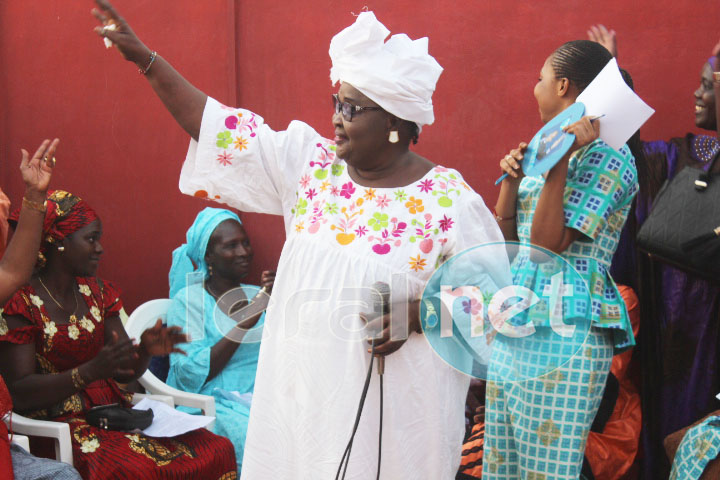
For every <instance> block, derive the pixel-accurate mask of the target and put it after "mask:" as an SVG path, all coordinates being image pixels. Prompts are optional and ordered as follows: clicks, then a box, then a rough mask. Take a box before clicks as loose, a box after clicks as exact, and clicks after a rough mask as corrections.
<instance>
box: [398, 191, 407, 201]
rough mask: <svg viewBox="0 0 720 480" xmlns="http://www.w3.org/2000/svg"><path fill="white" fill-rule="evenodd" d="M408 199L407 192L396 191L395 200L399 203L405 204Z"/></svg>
mask: <svg viewBox="0 0 720 480" xmlns="http://www.w3.org/2000/svg"><path fill="white" fill-rule="evenodd" d="M406 198H407V193H405V190H396V191H395V200H397V201H398V202H404V201H405V199H406Z"/></svg>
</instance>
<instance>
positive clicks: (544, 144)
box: [495, 103, 585, 185]
mask: <svg viewBox="0 0 720 480" xmlns="http://www.w3.org/2000/svg"><path fill="white" fill-rule="evenodd" d="M583 113H585V105H583V104H582V103H573V104H572V105H570V106H569V107H568V108H566V109H565V110H563V111H562V112H560V113H559V114H557V115H556V116H555V118H553V119H552V120H550V121H549V122H548V123H546V124H545V126H544V127H543V128H541V129H540V131H539V132H537V133H536V134H535V136H534V137H533V139H532V140H530V144H528V148H527V150H526V151H525V153H524V155H523V157H524V158H523V161H522V169H523V172H525V175H528V176H538V175H542V174H543V173H545V172H547V171H548V170H550V169H551V168H552V167H554V166H555V165H556V164H557V163H558V162H559V161H560V159H561V158H562V157H563V155H565V153H567V151H568V150H570V147H572V144H573V142H575V135H573V134H572V133H565V132H563V131H562V129H563V128H564V127H567V126H568V125H570V124H572V123H575V122H577V121H578V120H580V119H581V118H582V116H583ZM507 176H508V174H507V173H505V174H503V176H502V177H500V178H499V179H498V180H497V182H495V185H499V184H500V182H502V181H503V180H504V179H505V177H507Z"/></svg>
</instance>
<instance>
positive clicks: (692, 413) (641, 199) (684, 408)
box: [611, 135, 720, 480]
mask: <svg viewBox="0 0 720 480" xmlns="http://www.w3.org/2000/svg"><path fill="white" fill-rule="evenodd" d="M694 139H695V137H694V136H693V135H688V136H686V137H684V138H677V139H673V140H671V141H669V142H665V141H655V142H645V143H644V144H643V147H644V153H645V155H646V161H647V162H648V164H650V165H651V166H652V164H653V162H660V163H661V164H660V165H658V164H657V163H656V164H655V166H656V167H658V166H659V167H663V168H661V169H660V170H657V171H662V172H663V175H664V176H662V177H660V179H661V180H664V179H671V178H673V177H674V176H675V174H676V173H677V172H679V171H680V170H681V169H682V168H683V167H685V166H686V165H694V166H697V167H702V166H704V165H703V164H702V162H700V161H699V159H698V158H697V155H696V154H695V152H694V148H693V144H694ZM663 160H664V162H663ZM662 163H664V165H662ZM648 197H649V196H648V195H647V194H646V193H645V194H644V192H643V190H642V186H641V190H640V193H639V194H638V196H637V197H636V206H635V212H634V213H635V218H634V219H635V220H636V222H628V224H627V225H626V230H628V232H624V233H625V234H624V235H623V236H622V237H621V240H620V245H619V246H618V250H617V253H616V254H615V257H614V259H613V265H612V267H611V275H612V276H613V278H614V279H615V280H616V282H617V283H624V284H628V285H630V286H632V287H633V288H634V289H636V291H638V294H639V296H640V304H641V324H640V334H639V336H638V350H640V358H641V362H642V364H641V371H642V375H643V389H642V395H643V433H642V439H641V440H642V447H643V450H644V460H643V478H645V479H648V480H649V479H652V480H657V479H663V478H667V476H668V474H669V472H670V463H669V461H668V460H667V458H666V457H665V453H664V450H663V448H662V441H663V439H664V438H665V437H666V436H667V435H669V434H670V433H673V432H675V431H676V430H679V429H681V428H684V427H686V426H688V425H690V424H691V423H693V422H695V421H697V420H699V419H700V418H702V417H703V416H705V415H707V414H708V413H710V412H711V411H713V410H715V409H717V401H716V400H715V398H714V396H715V394H717V393H718V392H720V362H718V354H719V350H718V345H719V344H720V288H719V287H717V286H713V285H711V284H710V283H709V282H707V281H705V280H701V279H698V278H697V277H695V276H693V275H690V274H687V273H684V272H682V271H680V270H678V269H675V268H673V267H670V266H668V265H665V264H661V263H658V262H651V261H649V259H648V258H647V256H645V255H644V254H642V253H638V252H637V251H636V248H635V235H636V233H637V229H638V228H639V226H640V225H642V223H643V222H644V221H645V219H646V218H647V216H648V215H649V213H650V209H651V207H652V199H651V198H648ZM633 223H634V225H633Z"/></svg>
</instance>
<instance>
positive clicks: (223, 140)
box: [215, 131, 233, 148]
mask: <svg viewBox="0 0 720 480" xmlns="http://www.w3.org/2000/svg"><path fill="white" fill-rule="evenodd" d="M232 141H233V139H232V133H230V132H228V131H225V132H220V133H218V134H217V142H215V145H217V146H218V147H220V148H228V147H229V146H230V144H231V143H232Z"/></svg>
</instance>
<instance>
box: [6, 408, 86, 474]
mask: <svg viewBox="0 0 720 480" xmlns="http://www.w3.org/2000/svg"><path fill="white" fill-rule="evenodd" d="M12 430H13V432H14V433H19V434H21V435H28V436H31V437H32V436H37V437H48V438H53V439H55V459H56V460H58V461H60V462H64V463H68V464H70V465H72V464H73V455H72V443H71V442H70V426H69V425H68V424H67V423H63V422H51V421H48V420H33V419H30V418H27V417H23V416H22V415H18V414H17V413H15V412H13V414H12Z"/></svg>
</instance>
